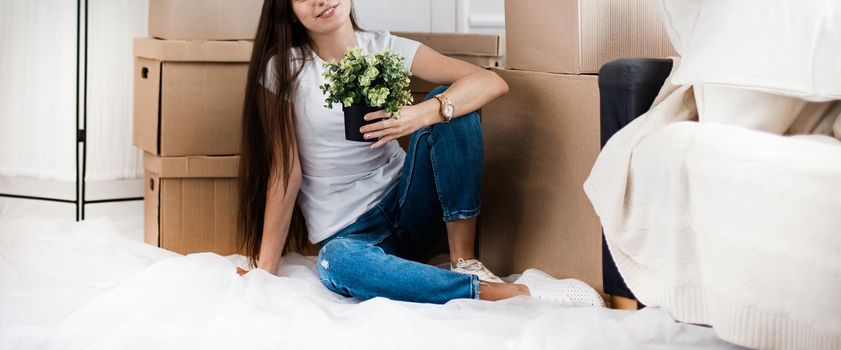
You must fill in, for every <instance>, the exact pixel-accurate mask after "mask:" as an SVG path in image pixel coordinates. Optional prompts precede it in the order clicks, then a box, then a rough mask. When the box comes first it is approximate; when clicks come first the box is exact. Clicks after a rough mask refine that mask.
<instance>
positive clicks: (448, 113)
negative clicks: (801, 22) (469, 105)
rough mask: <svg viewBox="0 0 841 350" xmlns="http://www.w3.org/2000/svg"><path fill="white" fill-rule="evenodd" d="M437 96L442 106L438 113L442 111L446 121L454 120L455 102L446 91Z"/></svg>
mask: <svg viewBox="0 0 841 350" xmlns="http://www.w3.org/2000/svg"><path fill="white" fill-rule="evenodd" d="M435 98H436V99H438V102H441V108H440V109H439V111H438V113H440V114H441V116H442V117H444V123H446V122H448V121H450V120H452V119H453V116H454V114H455V111H456V108H455V106H453V102H452V101H450V99H449V98H447V96H445V95H444V93H440V94H438V95H435Z"/></svg>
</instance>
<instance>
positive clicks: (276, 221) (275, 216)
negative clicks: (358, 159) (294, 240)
mask: <svg viewBox="0 0 841 350" xmlns="http://www.w3.org/2000/svg"><path fill="white" fill-rule="evenodd" d="M266 95H267V96H274V95H272V94H266ZM272 102H273V101H270V106H269V107H270V108H274V106H272V105H271V103H272ZM261 105H262V104H261ZM291 112H292V108H291V107H290V109H289V111H288V113H291ZM293 141H294V138H293ZM276 147H279V146H276ZM291 147H292V159H293V162H292V171H291V173H290V174H289V181H288V184H287V186H286V187H284V186H283V183H284V178H283V176H284V175H283V173H282V171H281V167H280V164H282V162H284V161H286V160H284V159H282V156H281V152H280V150H279V149H276V150H275V152H274V154H275V159H274V164H275V166H274V169H273V171H272V176H271V177H270V178H269V183H268V186H267V187H268V188H267V191H266V210H265V213H264V219H263V239H262V241H261V242H260V258H259V259H258V261H257V268H259V269H263V270H266V271H268V272H269V273H271V274H273V275H276V274H277V265H278V264H279V263H280V256H281V252H283V246H284V244H285V243H286V237H287V236H288V235H289V226H290V223H291V221H292V212H293V210H294V209H295V200H296V199H297V197H298V190H300V188H301V162H300V161H299V158H298V147H297V143H296V142H293V143H292V145H291Z"/></svg>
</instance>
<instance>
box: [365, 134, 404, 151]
mask: <svg viewBox="0 0 841 350" xmlns="http://www.w3.org/2000/svg"><path fill="white" fill-rule="evenodd" d="M397 137H398V136H394V135H388V136H386V137H383V138H381V139H380V140H379V141H377V142H375V143H374V144H373V145H371V147H370V148H371V149H374V148H377V147H380V146H382V145H384V144H386V143H388V142H389V141H391V140H394V139H396V138H397Z"/></svg>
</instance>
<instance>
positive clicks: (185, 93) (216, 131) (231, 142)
mask: <svg viewBox="0 0 841 350" xmlns="http://www.w3.org/2000/svg"><path fill="white" fill-rule="evenodd" d="M251 48H252V43H251V42H244V41H169V40H156V39H148V38H142V39H135V41H134V53H135V56H136V58H135V66H134V70H135V72H134V74H135V76H134V130H133V141H134V144H135V145H137V146H138V147H140V148H142V149H143V150H145V151H147V152H150V153H152V154H155V155H161V156H188V155H231V154H238V153H239V147H240V139H241V137H242V136H241V130H242V125H241V124H242V110H243V103H244V100H245V82H246V78H247V75H248V61H249V59H250V56H251Z"/></svg>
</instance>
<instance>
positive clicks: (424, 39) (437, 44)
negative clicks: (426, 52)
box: [391, 32, 504, 57]
mask: <svg viewBox="0 0 841 350" xmlns="http://www.w3.org/2000/svg"><path fill="white" fill-rule="evenodd" d="M391 34H394V35H397V36H400V37H404V38H407V39H412V40H415V41H419V42H421V43H422V44H424V45H426V46H429V47H430V48H432V49H433V50H435V51H438V52H439V53H441V54H444V55H447V56H450V55H460V56H492V57H499V56H502V55H503V52H504V51H503V50H504V46H503V45H502V39H500V37H499V35H491V34H464V33H422V32H392V33H391Z"/></svg>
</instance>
